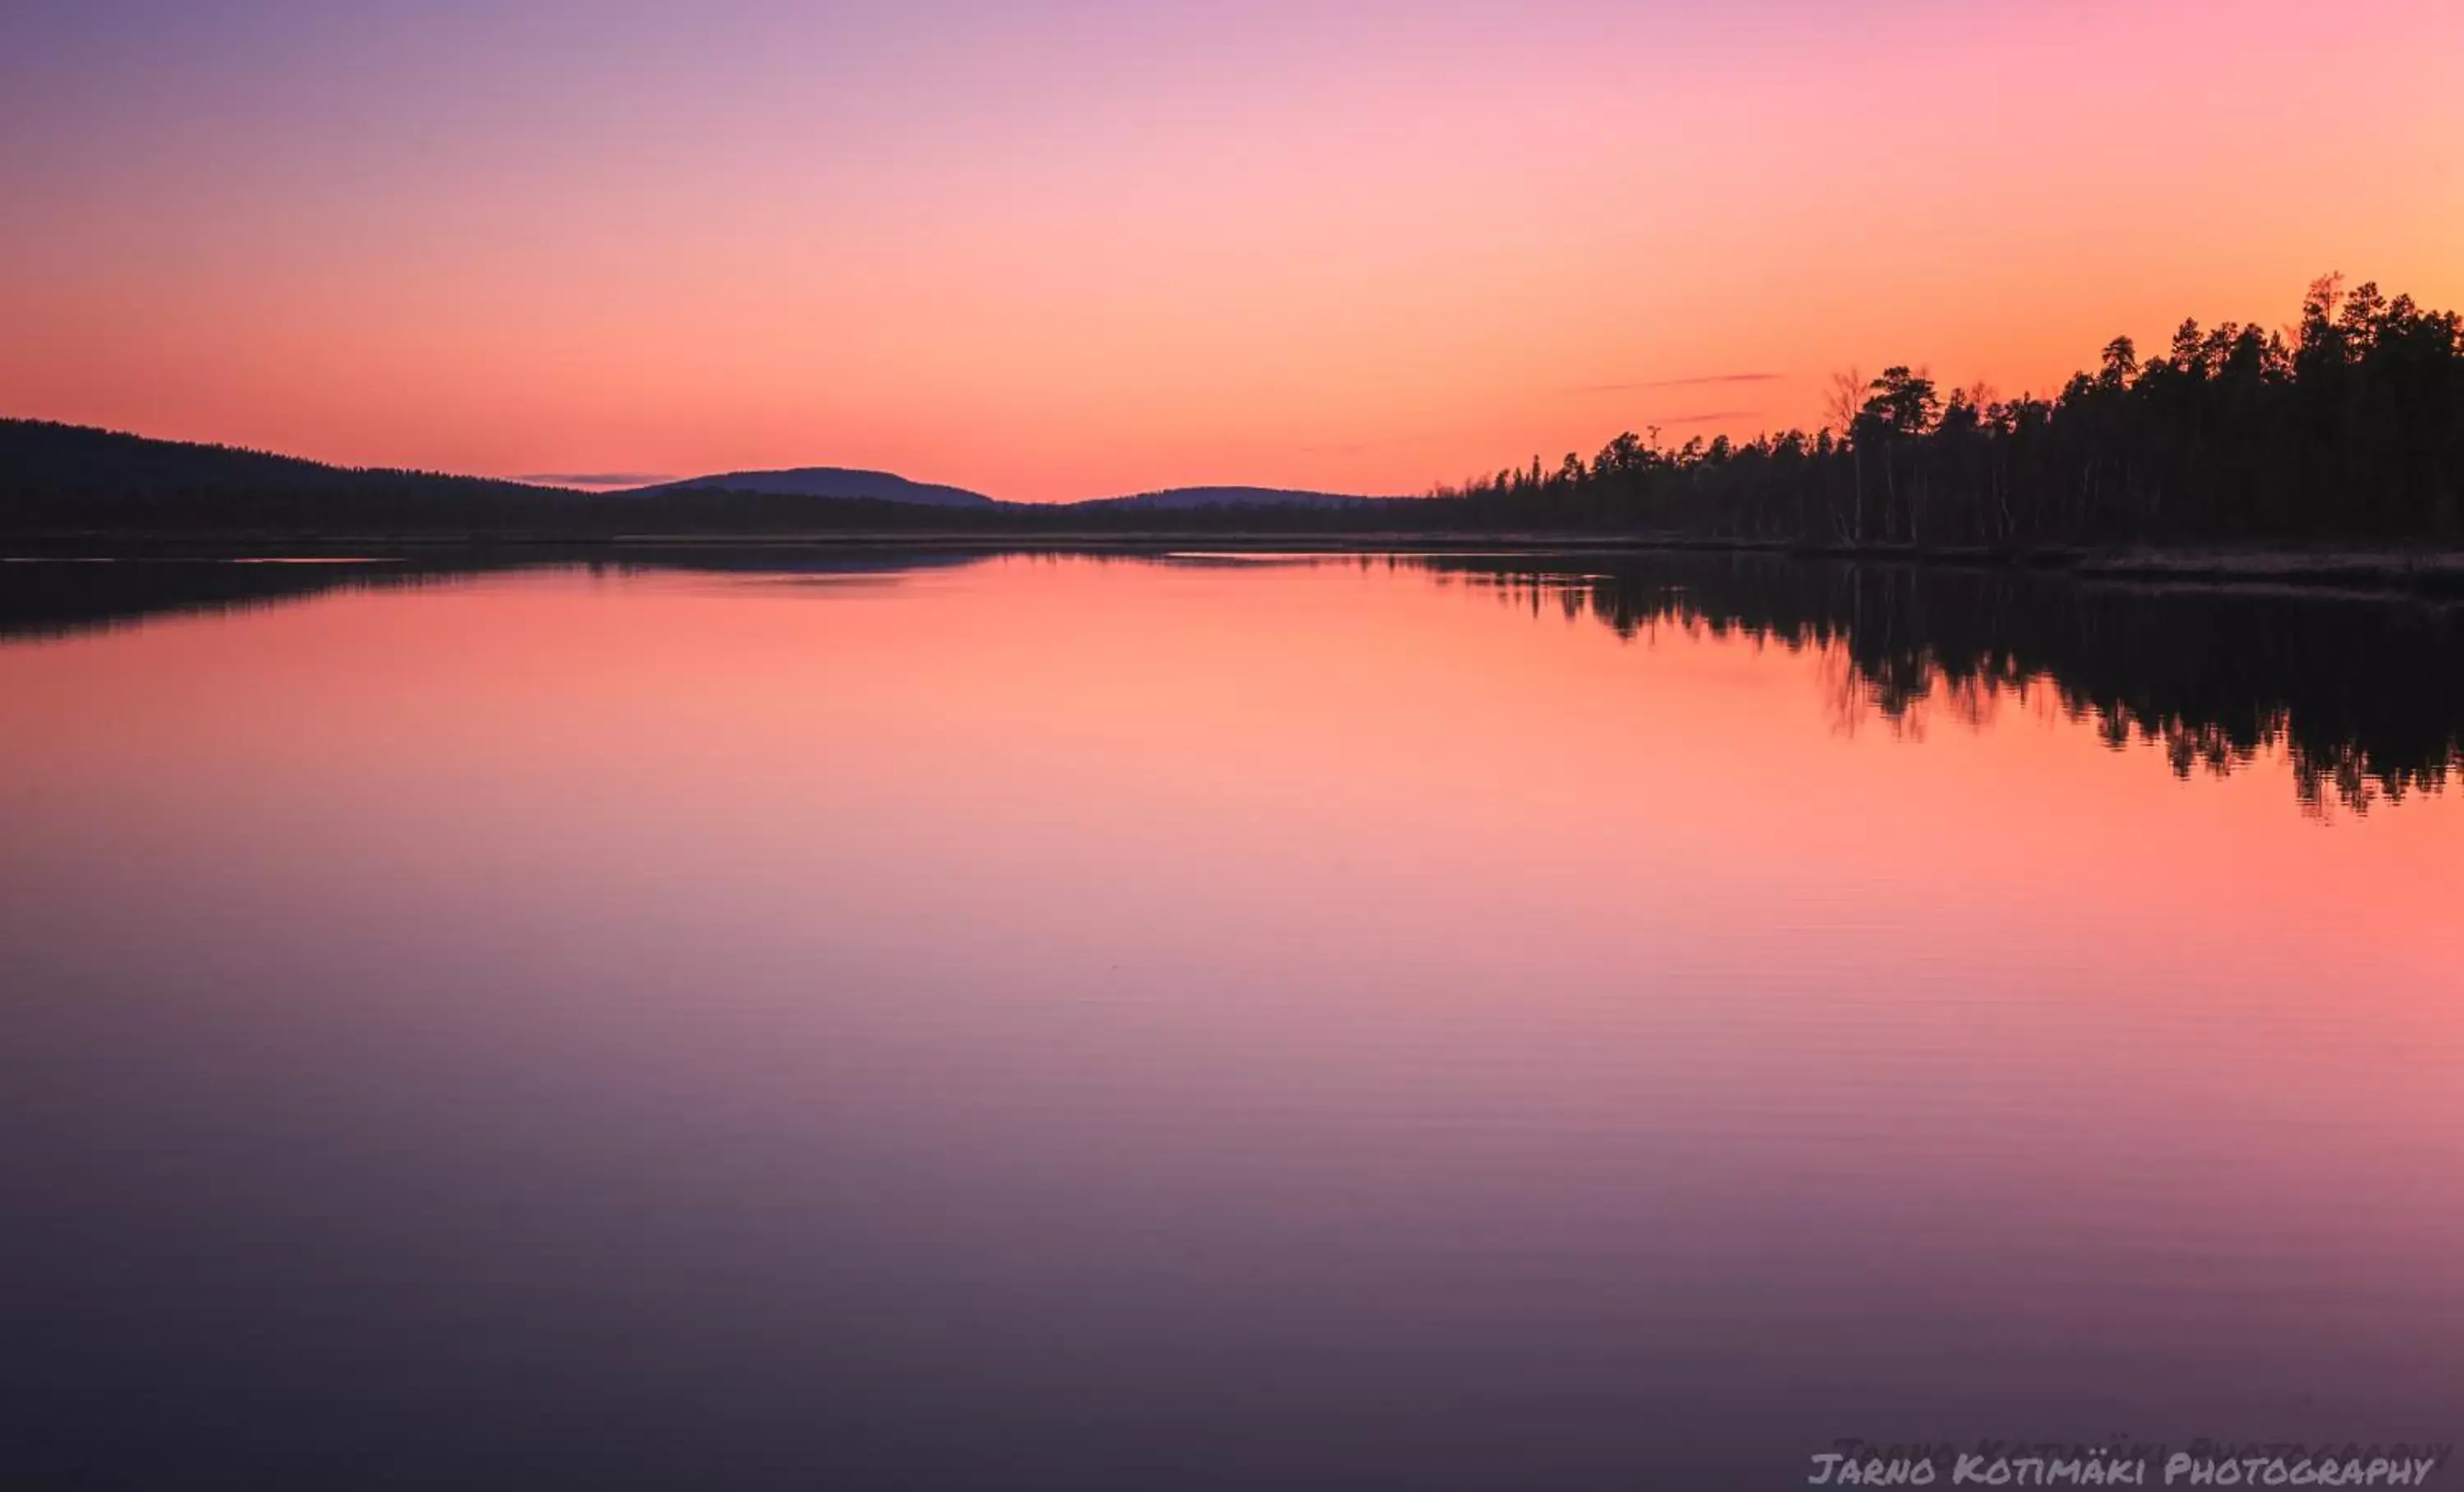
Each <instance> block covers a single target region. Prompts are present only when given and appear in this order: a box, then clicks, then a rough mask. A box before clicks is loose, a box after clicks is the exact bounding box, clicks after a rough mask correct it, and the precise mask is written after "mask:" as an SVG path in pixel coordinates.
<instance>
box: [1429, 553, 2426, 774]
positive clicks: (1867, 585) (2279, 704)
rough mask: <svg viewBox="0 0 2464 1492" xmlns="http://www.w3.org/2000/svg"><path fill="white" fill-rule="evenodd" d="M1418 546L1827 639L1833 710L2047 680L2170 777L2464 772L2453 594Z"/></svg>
mask: <svg viewBox="0 0 2464 1492" xmlns="http://www.w3.org/2000/svg"><path fill="white" fill-rule="evenodd" d="M1420 563H1424V564H1425V565H1426V566H1427V567H1428V568H1431V569H1433V570H1437V571H1440V572H1441V573H1446V574H1451V575H1458V576H1463V577H1466V578H1473V579H1476V580H1477V581H1479V582H1480V583H1483V584H1487V585H1492V586H1496V587H1498V588H1500V589H1501V590H1504V591H1506V592H1507V593H1508V594H1509V595H1510V596H1512V597H1513V598H1515V599H1516V600H1518V601H1523V602H1528V604H1530V605H1533V606H1547V605H1554V606H1557V607H1559V608H1562V609H1564V610H1567V611H1568V612H1577V613H1578V612H1589V613H1590V614H1591V615H1593V616H1595V617H1596V618H1597V619H1599V620H1600V621H1602V622H1605V623H1607V624H1608V625H1609V626H1610V627H1613V628H1615V629H1616V630H1617V632H1618V634H1620V635H1625V636H1633V635H1637V634H1639V633H1640V632H1642V631H1644V630H1646V629H1649V628H1653V627H1663V626H1665V627H1683V628H1700V629H1704V630H1706V631H1708V632H1711V633H1713V634H1715V635H1726V634H1728V633H1740V634H1743V635H1748V636H1751V637H1755V638H1759V639H1767V640H1769V641H1771V642H1774V643H1777V644H1779V645H1783V646H1786V647H1789V648H1792V649H1803V648H1815V649H1822V650H1826V651H1833V652H1836V654H1837V657H1840V658H1841V659H1842V660H1843V662H1844V664H1845V668H1846V670H1847V672H1846V674H1845V676H1844V678H1843V683H1844V685H1845V688H1844V691H1843V693H1842V696H1841V700H1840V704H1841V707H1842V708H1843V709H1847V710H1850V711H1852V712H1853V711H1859V710H1868V709H1870V710H1871V711H1873V712H1875V713H1877V714H1879V715H1881V717H1883V718H1884V719H1886V720H1890V721H1893V722H1911V721H1919V720H1921V719H1922V716H1923V712H1924V711H1925V710H1926V709H1927V708H1929V707H1930V708H1941V709H1947V710H1949V711H1951V712H1953V713H1955V714H1956V713H1967V714H1969V715H1975V714H1979V713H1982V712H1984V711H1986V710H1989V709H1990V708H1991V706H1992V705H1993V704H1994V702H1995V701H1997V700H2000V699H2004V698H2015V697H2016V696H2018V695H2020V694H2021V693H2023V692H2029V693H2038V692H2043V693H2049V694H2050V697H2051V698H2052V700H2053V701H2055V702H2056V703H2057V706H2058V707H2059V708H2060V709H2061V710H2062V711H2064V712H2065V713H2067V714H2069V715H2072V716H2074V717H2077V718H2080V719H2089V720H2093V721H2095V722H2096V723H2097V724H2098V725H2099V727H2100V728H2101V730H2102V731H2103V732H2104V734H2105V736H2106V737H2107V739H2109V740H2111V741H2113V742H2114V743H2116V744H2117V745H2119V744H2122V743H2123V742H2126V741H2129V740H2132V739H2134V738H2135V739H2142V740H2148V741H2155V742H2159V743H2162V744H2163V746H2164V747H2165V749H2166V751H2167V754H2168V755H2169V756H2170V757H2171V760H2172V763H2173V767H2174V769H2175V770H2176V771H2179V772H2181V773H2183V774H2185V775H2188V774H2189V772H2191V771H2192V770H2193V769H2195V768H2205V769H2207V770H2211V771H2215V772H2219V773H2221V772H2226V771H2230V770H2233V768H2236V767H2240V766H2243V765H2246V764H2247V763H2249V762H2251V761H2252V760H2253V759H2254V758H2255V756H2256V755H2257V754H2258V753H2259V752H2260V751H2261V750H2264V749H2270V748H2280V749H2281V750H2283V751H2284V753H2285V754H2286V756H2287V757H2288V758H2289V759H2290V760H2291V762H2292V766H2293V770H2294V776H2295V783H2296V786H2297V789H2298V791H2299V792H2300V794H2301V797H2302V800H2303V801H2304V802H2305V803H2309V804H2312V805H2320V806H2323V805H2325V804H2327V803H2330V802H2333V803H2337V804H2341V805H2343V806H2344V807H2347V808H2353V809H2365V808H2367V807H2368V806H2369V805H2370V804H2372V803H2374V802H2379V801H2385V800H2395V799H2400V798H2402V797H2403V796H2404V795H2405V794H2406V793H2408V792H2413V791H2424V790H2429V789H2435V788H2438V787H2440V786H2443V785H2444V783H2445V782H2446V780H2447V778H2448V776H2449V774H2450V773H2451V772H2453V771H2457V770H2459V769H2464V745H2459V743H2460V742H2464V636H2459V631H2458V623H2459V620H2464V617H2459V613H2458V610H2457V609H2456V608H2453V607H2450V606H2440V605H2435V604H2431V603H2428V602H2423V601H2393V600H2386V599H2376V598H2369V597H2360V596H2349V595H2340V594H2336V593H2332V592H2325V591H2303V590H2292V589H2285V590H2260V589H2234V588H2226V587H2218V588H2183V589H2163V588H2151V587H2134V586H2126V585H2120V584H2101V583H2095V582H2083V581H2080V580H2077V579H2072V578H2068V577H2062V576H2056V575H2047V574H2042V573H2036V572H2032V571H2029V570H2025V569H2017V568H2007V567H1996V568H1974V569H1957V568H1929V567H1918V566H1883V565H1846V564H1829V563H1819V562H1812V561H1792V560H1785V559H1777V558H1771V557H1763V556H1751V555H1723V554H1714V553H1652V554H1641V555H1638V554H1622V555H1616V556H1608V555H1600V554H1587V555H1583V556H1580V557H1579V558H1575V557H1569V558H1567V559H1566V560H1565V561H1564V562H1563V563H1551V561H1549V560H1547V559H1545V558H1535V557H1531V556H1520V557H1508V556H1493V557H1446V558H1431V559H1428V560H1426V561H1423V562H1420Z"/></svg>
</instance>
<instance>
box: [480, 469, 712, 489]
mask: <svg viewBox="0 0 2464 1492" xmlns="http://www.w3.org/2000/svg"><path fill="white" fill-rule="evenodd" d="M514 480H516V481H535V482H538V483H539V484H540V485H542V486H547V487H647V486H649V485H650V484H651V483H652V482H658V481H673V480H675V475H674V474H673V473H671V472H524V473H522V474H521V475H520V476H518V477H517V478H515V479H514Z"/></svg>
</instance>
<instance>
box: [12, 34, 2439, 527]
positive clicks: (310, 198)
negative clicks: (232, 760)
mask: <svg viewBox="0 0 2464 1492" xmlns="http://www.w3.org/2000/svg"><path fill="white" fill-rule="evenodd" d="M329 11H330V8H307V7H300V6H297V5H291V4H283V3H276V0H259V3H253V4H227V5H219V6H210V7H191V6H172V5H170V4H168V3H167V0H155V3H130V4H117V5H103V6H98V7H92V8H86V9H82V10H80V11H77V13H75V14H71V13H68V12H66V11H59V12H57V13H54V12H52V11H44V12H43V13H39V14H28V13H26V12H24V11H17V12H12V13H11V16H10V17H9V18H8V19H6V20H0V129H5V132H6V138H7V140H8V141H9V143H10V145H11V148H10V149H8V150H7V151H5V152H0V197H5V200H6V201H7V202H8V203H9V204H10V208H9V210H8V212H7V214H6V217H5V226H0V412H5V413H8V414H15V415H33V416H42V417H50V418H57V419H66V420H74V421H78V422H85V423H94V424H102V425H109V426H114V427H119V428H124V429H133V430H138V431H141V432H143V433H146V434H159V435H166V436H177V437H183V438H203V439H218V440H226V441H231V442H235V443H243V444H249V445H255V446H263V447H271V448H275V449H279V450H284V451H288V452H294V453H297V454H301V455H307V456H313V457H321V458H326V459H332V460H339V461H347V462H360V463H383V464H402V465H413V466H420V467H429V468H444V469H451V470H461V471H473V472H483V473H491V474H501V475H518V474H544V473H633V474H641V475H644V476H650V475H668V474H686V473H696V472H703V471H711V470H720V469H729V468H744V467H762V466H779V465H794V464H839V465H856V466H874V467H882V468H888V469H892V470H896V471H900V472H902V473H905V474H906V475H909V476H912V477H915V478H918V479H933V480H941V481H951V482H957V483H959V484H963V485H967V486H971V487H975V488H978V489H979V490H984V491H988V492H991V493H993V494H995V495H997V496H1001V497H1009V498H1019V499H1064V498H1073V497H1084V496H1091V495H1100V494H1105V493H1111V492H1121V491H1133V490H1139V489H1144V488H1152V487H1156V486H1162V485H1171V484H1179V483H1196V482H1217V481H1251V482H1264V483H1274V484H1285V485H1299V486H1313V487H1325V488H1335V489H1343V490H1353V491H1372V492H1410V491H1418V490H1421V489H1424V488H1425V487H1427V486H1428V485H1429V484H1431V483H1433V482H1437V481H1441V480H1453V479H1461V478H1462V477H1463V476H1465V475H1468V474H1470V473H1473V472H1476V471H1482V470H1493V469H1495V468H1496V467H1499V466H1502V465H1506V464H1509V463H1518V462H1520V461H1523V460H1526V459H1528V458H1529V457H1530V456H1531V455H1533V454H1534V453H1539V454H1543V455H1545V456H1547V457H1549V458H1550V459H1551V461H1552V462H1553V460H1554V457H1555V456H1556V455H1557V454H1559V453H1562V452H1563V451H1565V450H1567V449H1569V448H1577V449H1580V450H1583V451H1586V452H1588V451H1590V450H1592V449H1595V448H1596V447H1597V446H1598V445H1599V444H1600V443H1601V442H1602V441H1603V440H1605V439H1606V438H1607V437H1608V436H1610V435H1612V434H1616V433H1617V431H1618V430H1619V429H1621V428H1626V427H1634V428H1638V429H1639V428H1645V427H1648V426H1651V425H1654V424H1658V425H1660V426H1661V427H1662V429H1663V432H1664V434H1665V435H1666V436H1667V437H1668V438H1669V439H1671V440H1676V439H1682V438H1683V437H1684V436H1686V435H1688V434H1697V433H1705V434H1707V433H1712V432H1718V431H1727V432H1728V433H1731V434H1751V433H1753V432H1754V431H1756V430H1759V429H1761V428H1764V427H1766V426H1776V425H1784V424H1789V423H1795V422H1811V421H1814V420H1815V419H1816V418H1818V407H1819V402H1820V396H1821V388H1822V385H1823V383H1824V381H1825V379H1826V377H1827V375H1828V373H1829V372H1830V371H1831V370H1832V369H1835V368H1837V367H1844V366H1847V365H1850V364H1852V363H1853V364H1857V365H1860V366H1862V367H1865V368H1867V369H1869V370H1870V369H1873V368H1875V367H1880V366H1881V365H1882V364H1884V363H1887V362H1894V361H1907V362H1912V363H1919V364H1925V365H1929V366H1930V367H1932V368H1933V370H1934V371H1935V373H1936V374H1937V375H1938V376H1940V377H1941V378H1943V379H1944V380H1946V381H1947V382H1955V383H1962V384H1965V383H1968V382H1970V381H1972V380H1975V379H1979V378H1981V379H1985V380H1987V381H1989V382H1991V384H1993V385H1995V386H1996V387H1997V388H1999V389H2001V390H2004V391H2015V390H2020V389H2027V388H2035V389H2039V390H2042V389H2047V388H2050V387H2051V386H2052V385H2054V384H2056V383H2057V382H2058V381H2059V379H2060V377H2061V376H2063V375H2064V374H2065V373H2066V372H2067V371H2068V370H2069V369H2071V368H2073V367H2079V366H2082V365H2085V364H2089V363H2091V362H2092V361H2093V360H2094V357H2095V353H2096V349H2097V347H2098V346H2099V345H2101V343H2102V342H2103V340H2104V339H2105V338H2107V337H2109V336H2111V335H2113V334H2114V333H2116V332H2129V333H2132V334H2134V335H2136V336H2139V337H2140V338H2141V339H2142V340H2143V342H2148V341H2153V342H2161V341H2162V339H2163V338H2164V337H2165V336H2166V334H2167V332H2169V330H2170V328H2171V326H2172V325H2173V323H2176V322H2177V321H2178V320H2179V319H2180V318H2181V317H2183V316H2185V315H2195V316H2198V317H2200V318H2202V319H2205V320H2215V319H2221V318H2227V317H2231V318H2238V319H2259V320H2263V321H2267V322H2271V323H2276V322H2282V321H2286V320H2289V319H2290V317H2291V315H2292V312H2293V308H2294V306H2295V304H2296V302H2297V301H2298V299H2299V294H2300V291H2301V287H2302V285H2303V284H2304V282H2305V281H2306V280H2308V279H2309V278H2311V277H2312V276H2314V275H2317V274H2319V273H2322V272H2325V271H2328V270H2335V269H2341V270H2343V271H2345V272H2346V273H2347V274H2349V275H2350V276H2352V277H2354V278H2377V279H2379V280H2380V281H2381V282H2382V283H2383V284H2385V285H2386V286H2387V288H2388V289H2389V290H2391V291H2392V290H2398V289H2402V290H2409V291H2410V292H2411V293H2413V294H2415V295H2416V296H2419V297H2421V298H2422V299H2424V300H2427V301H2432V302H2434V303H2441V304H2450V305H2452V304H2456V303H2458V302H2464V164H2459V162H2464V150H2459V148H2458V145H2459V143H2464V87H2458V86H2457V85H2456V78H2457V77H2458V64H2459V62H2464V8H2458V7H2455V6H2453V5H2451V4H2437V3H2430V0H2389V3H2379V0H2363V3H2359V4H2354V5H2348V6H2344V7H2341V8H2338V9H2337V10H2336V11H2333V12H2331V13H2329V12H2321V11H2319V10H2318V9H2317V8H2315V7H2310V6H2295V5H2292V4H2288V3H2280V0H2249V3H2241V4H2223V3H2216V4H2186V3H2169V4H2137V5H2125V4H2119V3H2111V0H2088V3H2082V4H2076V5H2064V6H2060V7H2050V6H2049V7H2029V8H2025V9H2024V10H2023V9H2022V8H2018V7H2000V8H1991V9H1981V8H1976V7H1972V6H1953V5H1948V4H1937V3H1933V0H1871V3H1866V4H1849V5H1816V4H1814V3H1812V0H1760V3H1756V4H1748V5H1738V6H1728V7H1721V8H1717V9H1716V10H1712V9H1711V8H1697V7H1681V6H1675V5H1670V4H1664V3H1663V4H1653V3H1639V4H1623V5H1613V4H1609V3H1607V0H1543V3H1538V4H1529V5H1517V6H1508V5H1506V4H1503V3H1501V0H1463V3H1460V4H1456V5H1451V6H1444V7H1427V6H1407V5H1404V4H1401V3H1400V0H1370V3H1366V4H1363V5H1360V6H1357V7H1352V8H1346V9H1345V10H1344V11H1343V12H1342V13H1341V14H1338V15H1332V16H1330V15H1327V14H1324V13H1321V12H1320V11H1319V10H1318V9H1317V8H1312V7H1308V6H1303V5H1300V4H1297V3H1290V0H1266V3H1263V4H1259V5H1253V6H1245V7H1240V8H1221V7H1212V6H1192V5H1178V6H1174V5H1152V6H1143V7H1133V6H1129V5H1126V4H1122V3H1118V0H1078V3H1073V4H1060V5H1047V6H1043V7H1017V6H996V5H992V4H990V3H989V0H933V3H928V4H921V5H910V6H904V7H900V8H897V9H896V10H895V11H892V10H891V9H890V8H887V7H877V8H876V7H866V6H850V7H841V8H832V10H831V11H830V12H829V13H828V14H826V15H814V14H808V13H805V11H804V8H801V7H790V6H786V5H783V4H772V3H752V0H743V3H734V4H722V5H715V6H712V7H704V8H699V9H697V10H696V11H695V13H694V14H693V16H692V17H690V18H688V17H685V16H682V15H681V14H679V13H676V12H674V11H669V10H666V9H665V8H652V7H646V6H636V5H630V4H615V5H603V6H591V7H583V6H580V5H578V4H575V3H573V0H533V3H529V4H524V5H519V6H514V7H503V6H479V5H476V4H473V3H467V0H457V3H449V4H443V5H429V6H423V7H419V8H417V9H415V10H414V9H412V8H409V7H407V6H397V5H378V6H374V7H367V8H354V9H353V11H351V13H349V14H347V15H338V14H333V13H328V12H329ZM201 12H202V13H201Z"/></svg>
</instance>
